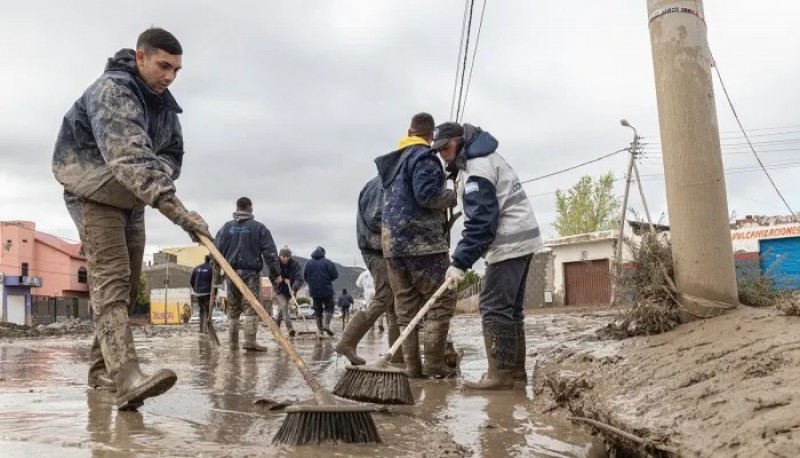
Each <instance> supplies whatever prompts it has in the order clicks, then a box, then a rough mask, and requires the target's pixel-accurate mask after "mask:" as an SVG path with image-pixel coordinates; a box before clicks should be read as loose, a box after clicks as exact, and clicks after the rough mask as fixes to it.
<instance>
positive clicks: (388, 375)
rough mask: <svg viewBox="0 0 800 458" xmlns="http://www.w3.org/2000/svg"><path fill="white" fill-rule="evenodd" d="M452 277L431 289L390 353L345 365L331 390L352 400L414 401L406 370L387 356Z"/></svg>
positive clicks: (447, 285)
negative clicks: (391, 362)
mask: <svg viewBox="0 0 800 458" xmlns="http://www.w3.org/2000/svg"><path fill="white" fill-rule="evenodd" d="M451 282H452V279H450V278H448V279H447V280H446V281H445V282H444V284H442V286H440V287H439V289H438V290H436V292H435V293H433V296H431V298H430V299H428V302H426V303H425V305H424V306H423V307H422V308H421V309H419V312H417V314H416V315H415V316H414V318H413V319H412V320H411V322H410V323H409V324H408V326H406V328H405V329H404V330H403V332H402V334H400V337H398V338H397V340H396V341H395V342H394V344H392V348H390V349H389V353H387V354H385V355H383V356H381V357H380V358H378V359H377V360H376V361H373V362H372V363H369V364H364V365H360V366H352V365H350V366H347V367H345V369H346V371H345V373H344V376H343V377H342V378H341V379H340V380H339V383H337V384H336V387H335V388H334V389H333V394H335V395H336V396H341V397H343V398H346V399H352V400H355V401H362V402H372V403H375V404H405V405H412V404H414V395H413V394H412V393H411V386H409V383H408V375H407V374H406V372H405V371H403V370H401V369H398V368H396V367H393V366H390V365H389V359H390V358H391V357H392V355H393V354H394V353H395V352H396V351H397V350H398V349H399V348H400V346H401V345H402V344H403V341H405V340H406V339H407V338H408V336H409V334H411V332H412V331H413V330H414V328H416V326H417V324H419V322H420V321H421V320H422V317H424V316H425V314H426V313H428V310H430V308H431V307H432V306H433V303H434V302H436V301H437V300H438V299H439V296H441V295H442V294H444V292H445V291H446V290H447V288H449V287H450V283H451Z"/></svg>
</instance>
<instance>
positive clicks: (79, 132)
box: [52, 49, 183, 209]
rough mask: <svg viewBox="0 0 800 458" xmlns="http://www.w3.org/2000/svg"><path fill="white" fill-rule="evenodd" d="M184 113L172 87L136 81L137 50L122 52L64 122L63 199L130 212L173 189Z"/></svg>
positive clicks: (58, 149) (57, 162) (56, 167)
mask: <svg viewBox="0 0 800 458" xmlns="http://www.w3.org/2000/svg"><path fill="white" fill-rule="evenodd" d="M181 112H182V110H181V108H180V107H179V106H178V104H177V102H176V101H175V99H174V98H173V97H172V94H171V93H170V92H169V90H166V91H164V92H163V93H162V94H161V95H159V94H156V93H155V92H153V91H151V90H150V89H149V88H148V87H147V85H146V84H145V83H144V81H142V80H141V78H139V76H138V74H137V69H136V58H135V53H134V51H133V50H132V49H123V50H120V51H119V52H117V53H116V54H115V55H114V57H113V58H111V59H109V60H108V64H107V65H106V69H105V72H104V73H103V75H102V76H101V77H100V78H98V79H97V81H95V82H94V83H92V85H91V86H89V88H88V89H87V90H86V92H84V93H83V95H82V96H81V97H80V98H79V99H78V100H77V101H76V102H75V103H74V104H73V106H72V108H71V109H70V110H69V111H68V112H67V114H66V115H65V116H64V120H63V122H62V124H61V130H60V131H59V133H58V140H57V141H56V146H55V151H54V153H53V164H52V167H53V173H54V174H55V177H56V179H57V180H58V181H59V183H61V184H62V185H63V186H64V191H65V196H67V197H68V198H69V197H73V196H77V197H78V198H85V199H89V200H93V201H96V202H100V203H103V204H107V205H111V206H114V207H118V208H124V209H130V208H134V207H140V206H142V205H145V204H146V205H151V206H155V204H156V203H157V202H158V200H159V199H160V198H162V197H163V196H164V195H167V194H174V193H175V183H174V181H173V180H176V179H177V178H178V176H179V175H180V171H181V165H182V163H183V134H182V132H181V125H180V122H179V121H178V114H179V113H181Z"/></svg>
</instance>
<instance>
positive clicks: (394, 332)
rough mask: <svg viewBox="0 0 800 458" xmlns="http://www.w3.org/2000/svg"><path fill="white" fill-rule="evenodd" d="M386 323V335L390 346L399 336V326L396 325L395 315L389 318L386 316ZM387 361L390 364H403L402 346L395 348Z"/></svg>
mask: <svg viewBox="0 0 800 458" xmlns="http://www.w3.org/2000/svg"><path fill="white" fill-rule="evenodd" d="M386 325H387V326H388V328H389V329H388V331H389V332H388V333H387V336H388V338H389V346H390V347H391V346H392V345H394V343H395V342H396V341H397V338H398V337H400V326H398V325H397V317H393V318H391V319H390V318H389V317H388V316H387V317H386ZM389 362H390V363H392V364H403V347H402V346H400V348H398V349H397V351H396V352H394V354H393V355H392V357H391V359H389Z"/></svg>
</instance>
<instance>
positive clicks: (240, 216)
mask: <svg viewBox="0 0 800 458" xmlns="http://www.w3.org/2000/svg"><path fill="white" fill-rule="evenodd" d="M233 219H235V220H236V221H239V222H241V221H247V220H248V219H253V214H252V213H250V212H243V211H235V212H233Z"/></svg>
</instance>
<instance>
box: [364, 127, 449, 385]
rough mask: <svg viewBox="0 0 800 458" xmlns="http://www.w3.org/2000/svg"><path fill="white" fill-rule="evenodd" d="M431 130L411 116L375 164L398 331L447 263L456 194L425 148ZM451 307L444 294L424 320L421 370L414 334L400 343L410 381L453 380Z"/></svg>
mask: <svg viewBox="0 0 800 458" xmlns="http://www.w3.org/2000/svg"><path fill="white" fill-rule="evenodd" d="M434 125H435V124H434V121H433V117H432V116H431V115H429V114H427V113H419V114H417V115H415V116H414V117H413V118H412V119H411V126H410V127H409V129H408V136H407V137H405V138H403V139H402V140H400V144H399V147H398V149H397V150H395V151H393V152H391V153H389V154H386V155H383V156H381V157H379V158H377V159H375V164H376V165H377V167H378V175H379V176H380V178H381V182H382V184H383V189H384V206H383V213H382V240H381V241H382V246H383V255H384V256H385V257H386V259H387V262H388V273H389V281H390V283H391V285H392V290H394V299H395V303H394V305H395V312H396V313H397V321H398V323H399V324H400V327H401V328H405V327H406V326H407V325H408V324H409V323H410V322H411V320H412V318H413V317H414V315H415V314H416V313H417V311H418V310H419V309H420V308H421V307H422V306H423V304H425V302H426V301H427V300H428V299H429V298H430V297H431V296H432V295H433V293H434V292H435V291H436V290H437V289H438V288H439V287H440V286H441V285H442V283H444V280H445V272H446V271H447V267H448V265H449V263H450V262H449V257H448V252H449V249H450V247H449V242H448V240H447V237H446V223H447V209H448V208H451V207H453V206H455V204H456V194H455V192H454V191H453V190H449V189H447V187H446V183H445V171H444V168H443V167H442V163H441V162H440V161H439V158H437V157H436V153H435V152H434V151H432V150H431V148H430V146H429V145H430V142H431V140H432V138H433V128H434ZM455 304H456V300H455V292H454V291H448V292H446V293H445V294H443V295H442V296H441V297H440V298H439V299H438V300H437V301H436V303H435V304H434V305H433V307H431V309H430V311H429V312H428V314H427V316H426V322H425V342H424V348H425V364H424V367H421V363H420V358H419V338H418V333H417V330H413V331H412V332H411V334H410V335H409V337H408V338H407V339H406V340H405V341H404V342H403V357H404V359H405V362H406V371H407V373H408V376H409V377H413V378H419V377H421V376H422V375H425V376H426V377H433V378H438V377H447V376H450V375H452V373H453V369H452V368H451V367H449V366H448V365H447V364H446V362H445V349H446V346H447V333H448V331H449V329H450V318H452V316H453V312H454V310H455Z"/></svg>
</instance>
